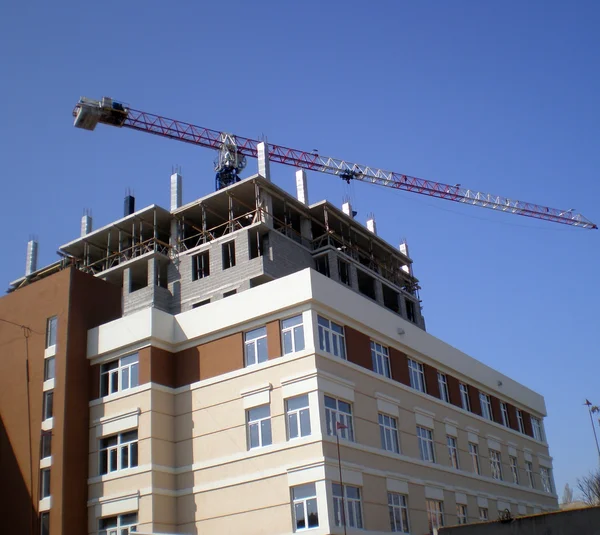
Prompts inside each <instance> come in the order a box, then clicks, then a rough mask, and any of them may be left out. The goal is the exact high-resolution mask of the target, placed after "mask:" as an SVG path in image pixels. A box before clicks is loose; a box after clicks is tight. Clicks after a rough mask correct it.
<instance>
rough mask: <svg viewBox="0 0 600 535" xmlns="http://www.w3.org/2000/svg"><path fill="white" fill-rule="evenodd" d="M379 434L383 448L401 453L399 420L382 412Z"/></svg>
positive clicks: (379, 415) (380, 414) (379, 416)
mask: <svg viewBox="0 0 600 535" xmlns="http://www.w3.org/2000/svg"><path fill="white" fill-rule="evenodd" d="M378 420H379V435H380V437H381V448H382V449H384V450H386V451H391V452H392V453H400V439H399V437H398V420H397V419H396V418H394V417H393V416H390V415H388V414H384V413H382V412H380V413H379V414H378Z"/></svg>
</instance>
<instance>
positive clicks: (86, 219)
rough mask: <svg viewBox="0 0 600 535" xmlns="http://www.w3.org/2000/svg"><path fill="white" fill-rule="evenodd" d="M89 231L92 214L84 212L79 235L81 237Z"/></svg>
mask: <svg viewBox="0 0 600 535" xmlns="http://www.w3.org/2000/svg"><path fill="white" fill-rule="evenodd" d="M90 232H92V216H91V215H89V214H84V215H83V217H82V218H81V237H82V238H83V237H84V236H85V235H86V234H89V233H90Z"/></svg>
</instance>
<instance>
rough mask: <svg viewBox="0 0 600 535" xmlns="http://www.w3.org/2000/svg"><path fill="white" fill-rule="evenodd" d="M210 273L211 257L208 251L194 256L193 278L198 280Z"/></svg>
mask: <svg viewBox="0 0 600 535" xmlns="http://www.w3.org/2000/svg"><path fill="white" fill-rule="evenodd" d="M209 275H210V258H209V255H208V251H203V252H201V253H198V254H197V255H194V256H192V280H193V281H197V280H198V279H203V278H204V277H208V276H209Z"/></svg>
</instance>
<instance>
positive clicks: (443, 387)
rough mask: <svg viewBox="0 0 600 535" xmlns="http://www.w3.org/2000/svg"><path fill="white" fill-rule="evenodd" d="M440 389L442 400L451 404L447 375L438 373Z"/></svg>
mask: <svg viewBox="0 0 600 535" xmlns="http://www.w3.org/2000/svg"><path fill="white" fill-rule="evenodd" d="M437 376H438V387H439V389H440V399H441V400H442V401H445V402H446V403H450V395H449V394H448V380H447V378H446V374H445V373H440V372H438V374H437Z"/></svg>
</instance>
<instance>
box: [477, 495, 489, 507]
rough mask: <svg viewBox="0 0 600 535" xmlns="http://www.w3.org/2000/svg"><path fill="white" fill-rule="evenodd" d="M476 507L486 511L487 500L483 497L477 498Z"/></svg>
mask: <svg viewBox="0 0 600 535" xmlns="http://www.w3.org/2000/svg"><path fill="white" fill-rule="evenodd" d="M477 506H478V507H483V508H485V509H488V508H489V505H488V499H487V498H485V497H484V496H477Z"/></svg>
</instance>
